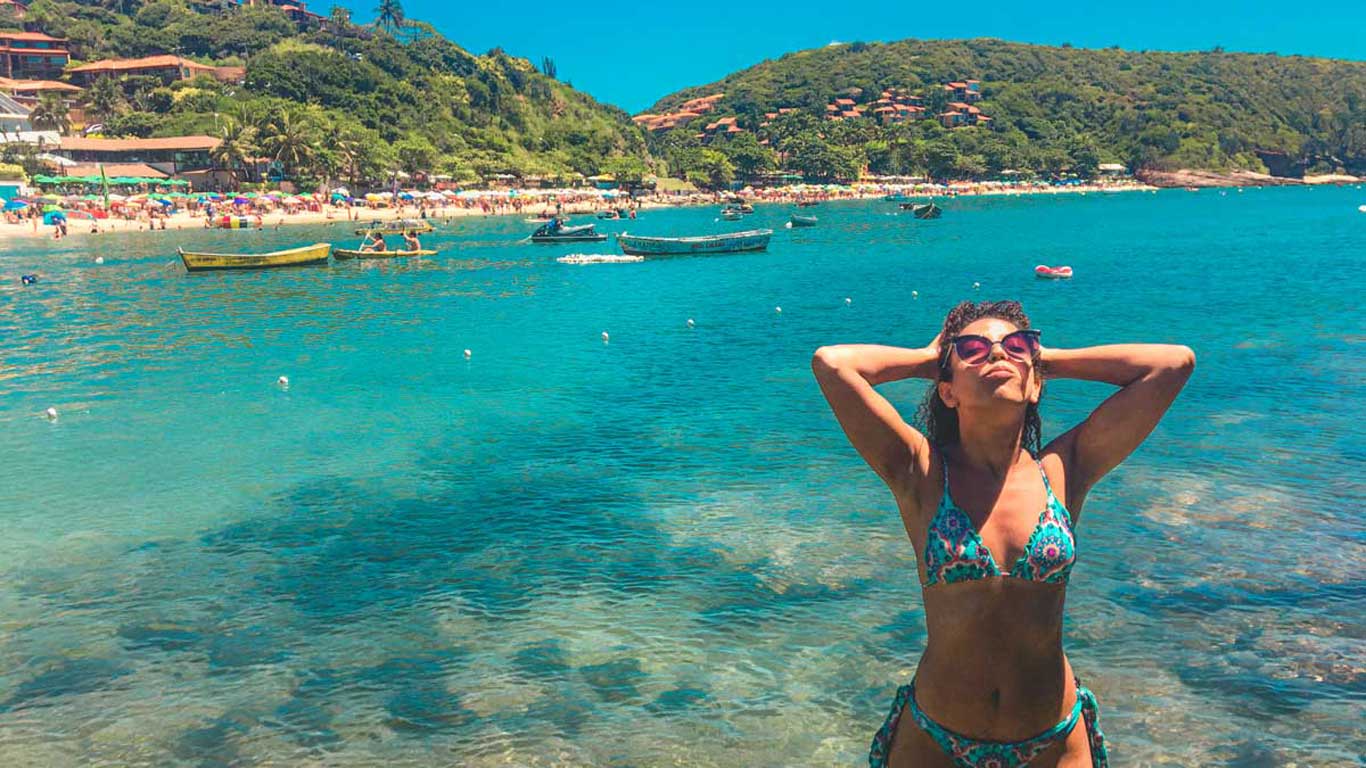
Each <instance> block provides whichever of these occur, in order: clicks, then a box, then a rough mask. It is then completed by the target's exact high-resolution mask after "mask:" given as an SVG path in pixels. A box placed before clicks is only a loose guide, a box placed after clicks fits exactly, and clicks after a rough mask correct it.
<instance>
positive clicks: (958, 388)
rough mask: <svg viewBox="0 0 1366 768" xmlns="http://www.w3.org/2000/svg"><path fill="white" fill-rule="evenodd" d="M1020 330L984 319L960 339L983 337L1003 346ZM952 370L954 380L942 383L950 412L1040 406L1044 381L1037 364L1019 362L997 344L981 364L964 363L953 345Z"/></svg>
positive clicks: (941, 392) (1004, 322)
mask: <svg viewBox="0 0 1366 768" xmlns="http://www.w3.org/2000/svg"><path fill="white" fill-rule="evenodd" d="M1018 330H1020V329H1019V327H1018V326H1016V325H1015V324H1014V323H1012V322H1010V321H1008V320H1000V319H997V318H994V317H984V318H982V319H980V320H975V321H973V322H971V323H969V324H968V325H967V326H965V327H964V328H963V330H961V331H959V332H958V335H959V336H983V337H985V338H987V339H990V340H991V341H992V342H999V341H1000V340H1001V339H1003V338H1005V336H1006V334H1009V333H1013V332H1015V331H1018ZM949 368H950V369H951V370H952V372H953V380H952V381H941V382H939V385H938V386H939V397H940V399H941V400H943V401H944V404H945V405H947V406H948V407H950V408H960V409H961V408H970V409H971V408H998V407H1001V406H1014V407H1019V406H1021V405H1026V404H1029V403H1037V402H1039V392H1040V390H1041V389H1042V385H1043V381H1042V379H1041V378H1040V377H1039V375H1038V371H1036V370H1035V367H1034V361H1033V360H1024V361H1020V360H1016V359H1014V358H1012V357H1010V356H1009V355H1007V354H1006V352H1005V350H1004V349H1003V348H1002V347H1001V345H1000V344H998V343H993V344H992V345H991V352H990V354H988V355H987V358H986V359H985V360H982V361H980V362H977V363H967V362H964V361H963V359H962V358H961V357H959V355H958V351H957V350H956V349H954V348H953V345H952V343H950V345H949Z"/></svg>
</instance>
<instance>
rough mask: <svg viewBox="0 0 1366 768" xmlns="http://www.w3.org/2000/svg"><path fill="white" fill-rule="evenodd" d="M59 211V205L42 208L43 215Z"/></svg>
mask: <svg viewBox="0 0 1366 768" xmlns="http://www.w3.org/2000/svg"><path fill="white" fill-rule="evenodd" d="M60 210H62V206H60V205H45V206H43V213H52V212H53V211H60Z"/></svg>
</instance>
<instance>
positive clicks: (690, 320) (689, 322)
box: [688, 317, 697, 328]
mask: <svg viewBox="0 0 1366 768" xmlns="http://www.w3.org/2000/svg"><path fill="white" fill-rule="evenodd" d="M694 325H697V323H694V322H693V321H692V318H691V317H690V318H688V327H689V328H692V327H693V326H694Z"/></svg>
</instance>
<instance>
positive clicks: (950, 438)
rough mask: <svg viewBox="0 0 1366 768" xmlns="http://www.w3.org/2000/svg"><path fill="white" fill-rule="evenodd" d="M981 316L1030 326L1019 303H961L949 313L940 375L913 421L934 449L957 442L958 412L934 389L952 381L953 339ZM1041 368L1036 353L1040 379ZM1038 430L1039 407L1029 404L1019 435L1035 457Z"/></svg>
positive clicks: (942, 338)
mask: <svg viewBox="0 0 1366 768" xmlns="http://www.w3.org/2000/svg"><path fill="white" fill-rule="evenodd" d="M984 317H991V318H995V319H998V320H1005V321H1006V322H1008V323H1013V324H1014V325H1015V327H1017V328H1019V329H1021V330H1024V329H1025V328H1028V327H1029V316H1028V315H1026V314H1025V312H1024V307H1021V306H1020V302H1018V301H983V302H980V303H974V302H971V301H964V302H961V303H959V305H958V306H956V307H954V308H953V309H951V310H949V314H948V317H945V318H944V330H943V332H942V333H940V334H939V361H938V365H939V376H938V378H937V379H936V381H935V385H932V386H931V387H930V391H929V392H928V393H927V394H926V395H925V401H924V402H922V403H921V404H920V409H919V410H918V411H917V412H916V420H917V421H919V422H920V425H921V428H922V429H923V430H924V431H925V436H926V437H928V438H929V440H930V444H931V445H933V446H934V447H936V448H940V449H943V448H946V447H948V446H950V445H955V444H957V442H958V412H957V411H956V410H954V409H952V408H950V407H948V406H947V405H945V404H944V401H943V400H942V399H941V398H940V397H939V387H938V386H937V384H938V382H940V381H952V380H953V367H952V366H950V365H949V346H950V345H951V344H952V343H953V337H955V336H957V335H958V334H959V333H961V332H962V330H963V329H964V328H966V327H967V326H968V325H969V324H971V323H973V322H976V321H978V320H981V319H982V318H984ZM1041 366H1042V363H1041V361H1040V360H1039V357H1038V355H1037V354H1036V355H1035V357H1034V370H1035V373H1036V374H1037V375H1038V376H1040V377H1042V376H1043V369H1042V367H1041ZM1041 431H1042V424H1041V421H1040V419H1039V406H1038V404H1037V403H1029V404H1028V405H1027V406H1026V407H1025V422H1024V434H1023V435H1022V436H1021V439H1020V444H1021V445H1023V446H1024V447H1025V450H1027V451H1029V452H1030V453H1031V454H1033V455H1034V456H1038V455H1039V451H1040V450H1041V447H1040V441H1041V440H1042V436H1041V434H1040V433H1041Z"/></svg>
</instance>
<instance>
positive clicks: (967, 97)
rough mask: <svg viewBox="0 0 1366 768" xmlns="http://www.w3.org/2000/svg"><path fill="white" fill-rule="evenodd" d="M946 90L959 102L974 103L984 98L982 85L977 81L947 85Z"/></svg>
mask: <svg viewBox="0 0 1366 768" xmlns="http://www.w3.org/2000/svg"><path fill="white" fill-rule="evenodd" d="M944 90H946V91H948V92H949V95H951V96H952V97H953V98H955V99H958V100H959V101H966V102H974V101H978V100H980V99H981V98H982V84H981V83H980V82H978V81H976V80H963V81H962V82H957V81H955V82H952V83H947V84H946V85H945V86H944Z"/></svg>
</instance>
